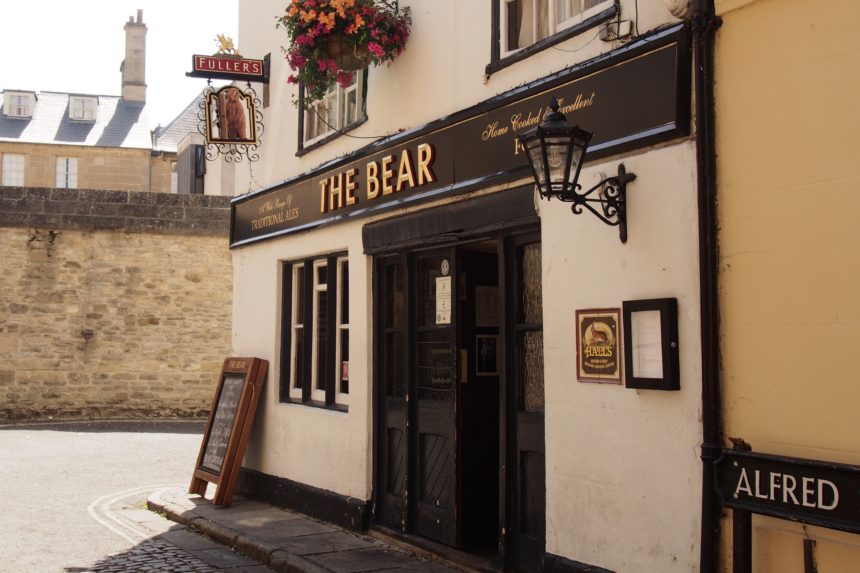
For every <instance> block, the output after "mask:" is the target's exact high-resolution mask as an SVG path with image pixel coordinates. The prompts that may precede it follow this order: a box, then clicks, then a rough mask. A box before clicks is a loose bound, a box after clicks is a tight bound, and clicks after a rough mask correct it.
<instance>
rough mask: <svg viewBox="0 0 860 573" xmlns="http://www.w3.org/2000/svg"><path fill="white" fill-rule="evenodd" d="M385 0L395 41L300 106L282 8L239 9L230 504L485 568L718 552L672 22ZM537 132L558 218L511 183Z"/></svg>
mask: <svg viewBox="0 0 860 573" xmlns="http://www.w3.org/2000/svg"><path fill="white" fill-rule="evenodd" d="M539 5H543V6H545V9H544V11H543V12H541V11H538V10H537V9H536V7H537V6H539ZM404 6H409V7H410V8H411V15H412V33H411V36H410V38H409V41H408V43H407V46H406V49H405V51H404V52H403V53H402V54H401V55H400V56H399V57H398V58H397V59H396V60H395V61H394V62H393V63H392V64H391V65H390V66H385V67H370V68H369V69H367V70H364V71H359V72H358V73H356V74H355V76H354V78H353V83H352V84H351V85H350V86H348V87H336V88H334V89H333V90H332V91H331V92H330V93H329V96H327V97H328V99H326V100H325V101H324V102H323V103H322V104H315V105H314V106H312V107H310V109H303V108H302V107H301V98H302V93H303V92H302V90H301V89H299V88H298V87H297V86H296V85H294V84H290V83H288V82H287V77H288V75H289V74H290V70H289V67H288V65H287V63H286V62H285V61H284V60H283V59H282V58H280V57H279V56H278V55H279V54H280V46H282V45H286V42H287V39H286V35H285V34H284V32H283V30H278V29H271V28H272V25H271V24H272V17H273V15H280V14H281V13H282V12H283V10H284V9H285V3H284V2H283V1H282V2H269V1H266V2H256V1H255V2H241V5H240V28H239V32H240V36H239V39H240V46H241V49H242V53H243V54H248V55H252V56H253V57H258V58H262V57H264V56H265V55H266V54H270V53H271V54H274V55H275V56H274V57H272V58H271V62H272V64H271V70H270V81H269V85H268V86H267V87H266V88H265V89H266V92H267V93H266V96H265V97H264V101H263V107H262V110H261V112H262V116H263V121H264V123H265V132H264V134H263V137H262V140H261V145H260V148H259V153H260V160H259V161H257V162H254V163H252V164H250V169H248V170H247V173H246V175H244V180H242V177H243V176H237V178H238V179H239V181H238V182H237V188H238V189H250V191H248V192H246V193H244V194H242V195H239V196H237V197H236V198H235V199H234V201H233V203H232V226H231V237H230V247H231V249H232V254H233V263H234V284H235V286H234V312H233V352H234V355H235V356H254V357H259V358H262V359H265V360H268V361H269V364H270V367H269V374H268V378H267V380H266V382H265V385H264V386H263V395H262V397H261V400H260V403H259V406H258V410H257V416H256V421H255V423H254V427H253V430H252V432H251V435H250V440H249V442H248V445H247V450H246V454H245V457H244V462H243V464H242V471H241V475H240V478H239V486H238V490H237V493H239V494H241V495H245V496H249V497H252V498H256V499H261V500H265V501H268V502H272V503H275V504H278V505H282V506H286V507H291V508H296V509H299V510H301V511H305V512H307V513H309V514H311V515H313V516H316V517H319V518H321V519H326V520H330V521H333V522H336V523H337V524H339V525H342V526H345V527H348V528H351V529H355V530H359V531H364V530H367V529H372V530H374V531H376V532H378V533H380V534H382V535H386V536H389V537H390V538H394V539H397V540H399V541H401V542H405V543H408V544H412V545H415V546H418V547H421V548H423V549H425V550H429V551H431V552H434V553H436V554H439V555H441V556H443V557H445V558H446V559H449V560H451V561H454V562H459V563H462V564H464V565H466V566H471V567H474V568H476V569H482V570H488V571H526V572H529V571H538V570H544V571H586V570H587V571H624V572H636V571H639V572H648V573H652V572H655V571H660V572H671V571H692V570H700V564H701V563H702V562H715V558H714V553H713V552H714V551H716V549H715V548H714V547H713V540H712V539H708V540H706V541H705V543H704V545H705V546H706V547H703V541H702V528H703V523H704V522H706V521H707V520H709V519H712V515H711V516H708V515H705V512H706V509H704V503H705V502H703V498H708V497H710V496H708V495H704V494H703V482H705V481H706V480H708V479H711V476H709V475H704V470H703V462H702V459H701V451H700V450H701V445H702V443H703V422H702V416H703V415H702V409H703V406H702V404H703V345H702V330H703V305H702V301H701V294H700V285H701V275H700V257H701V254H700V244H701V237H700V233H701V232H702V230H701V226H702V224H701V222H700V209H699V193H700V186H701V182H700V179H701V177H700V175H701V170H702V169H704V167H703V166H702V165H703V163H702V160H701V157H700V155H701V146H702V142H701V139H700V135H701V134H699V133H697V130H696V125H697V123H698V121H699V120H698V117H699V116H698V113H697V105H698V104H697V103H696V101H697V100H696V98H694V97H693V94H694V89H693V88H694V85H695V82H696V81H697V80H696V78H695V74H696V72H695V66H694V62H695V58H696V57H699V56H698V55H697V54H698V53H697V48H696V40H697V37H696V34H701V33H702V32H701V30H699V31H697V29H696V26H693V25H691V21H692V16H691V12H690V10H689V9H688V8H689V7H688V6H687V5H686V3H685V2H663V1H658V0H651V1H642V0H640V1H638V2H635V1H634V0H621V1H618V0H603V1H600V0H597V1H595V0H589V1H584V2H579V1H566V2H551V3H549V4H548V6H549V8H546V5H545V4H543V3H538V2H534V3H533V2H531V1H530V0H529V1H526V0H523V1H516V0H513V1H511V0H498V1H494V2H491V1H483V2H439V1H438V0H411V1H406V0H404V1H401V2H400V7H401V8H403V7H404ZM547 10H548V12H547ZM673 11H674V14H673ZM270 29H271V30H270ZM701 41H702V40H701V38H699V43H701ZM256 87H258V88H259V87H260V86H259V85H258V86H256ZM296 99H298V101H299V106H296V105H294V103H293V102H294V100H296ZM559 114H561V116H563V117H560V116H559ZM553 121H555V122H556V123H558V124H561V125H566V124H569V125H570V126H578V128H579V130H574V129H572V128H571V129H568V128H564V129H567V131H566V132H565V133H570V134H572V136H571V137H572V138H573V140H575V141H574V142H573V144H572V145H570V146H568V147H565V148H564V149H561V153H562V154H563V155H562V159H561V161H562V162H564V161H567V160H568V159H569V158H570V157H571V155H570V153H572V154H573V159H572V162H573V168H571V169H570V173H569V176H568V183H570V179H572V178H573V177H574V176H575V175H576V173H575V172H576V170H577V164H576V159H577V157H576V153H577V149H579V150H580V151H581V150H582V144H583V143H584V144H586V147H585V156H584V158H583V159H582V162H581V165H580V166H581V171H580V172H579V173H578V185H579V193H580V195H578V197H583V199H582V202H581V203H577V201H578V199H574V197H577V195H574V192H575V190H576V188H574V189H573V190H570V189H568V190H565V191H563V192H562V193H561V196H558V194H557V193H555V191H554V189H553V188H550V189H548V190H546V191H545V189H544V188H540V189H539V188H538V187H537V186H536V183H537V182H540V180H542V179H544V178H545V177H544V175H545V174H546V173H547V171H544V170H542V169H541V168H540V167H538V168H537V171H535V169H533V167H532V164H531V163H530V161H529V157H531V158H532V159H536V160H538V162H539V161H540V160H545V161H547V162H548V165H549V167H550V169H554V168H555V167H556V165H557V164H558V161H559V159H558V156H557V155H555V154H556V152H558V151H559V149H556V148H550V149H549V151H546V152H544V155H542V154H541V151H540V147H539V142H537V137H538V134H537V133H536V131H537V130H536V128H537V127H539V126H547V125H549V124H550V123H552V122H553ZM565 122H566V123H565ZM547 129H549V128H547ZM529 135H531V136H532V137H533V138H532V139H528V136H529ZM589 135H590V137H589ZM520 136H522V137H520ZM565 145H567V144H565ZM550 147H551V146H550ZM564 154H568V155H564ZM238 172H242V169H239V170H238ZM589 191H591V193H590V194H588V192H589ZM545 193H546V194H547V195H549V196H544V195H545ZM584 197H587V198H588V199H589V200H592V199H593V200H595V202H588V203H587V204H586V203H585V199H584ZM619 197H620V200H619ZM619 215H621V216H619ZM749 479H752V478H749ZM749 487H750V488H753V487H755V485H754V483H753V482H750V484H749ZM810 487H813V486H810ZM814 487H816V488H820V487H822V486H820V485H819V484H816V485H815V486H814ZM823 487H824V489H823V490H821V495H823V496H825V497H826V496H827V495H829V493H828V492H829V490H828V489H827V487H828V486H826V485H825V486H823ZM798 488H799V489H797V490H796V491H798V492H800V493H799V494H797V495H800V496H801V497H799V498H798V499H801V498H802V497H803V495H805V494H803V489H802V486H798ZM707 489H710V486H709V487H708V488H707ZM818 491H819V490H817V489H816V490H815V493H813V494H810V495H812V496H813V497H814V496H817V495H819V493H818ZM810 499H811V498H810ZM828 499H829V498H828ZM825 503H829V501H825ZM707 511H711V512H713V511H714V509H713V508H711V509H710V510H707ZM706 537H707V536H706ZM709 552H710V553H709Z"/></svg>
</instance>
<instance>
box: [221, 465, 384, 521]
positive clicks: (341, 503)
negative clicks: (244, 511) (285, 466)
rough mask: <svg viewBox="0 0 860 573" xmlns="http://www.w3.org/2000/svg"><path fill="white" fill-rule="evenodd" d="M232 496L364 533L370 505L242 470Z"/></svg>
mask: <svg viewBox="0 0 860 573" xmlns="http://www.w3.org/2000/svg"><path fill="white" fill-rule="evenodd" d="M236 494H237V495H241V496H244V497H246V498H248V499H253V500H257V501H262V502H265V503H268V504H271V505H274V506H277V507H282V508H286V509H290V510H293V511H297V512H299V513H303V514H305V515H308V516H310V517H313V518H315V519H319V520H322V521H326V522H328V523H333V524H334V525H337V526H338V527H343V528H344V529H349V530H351V531H367V529H368V526H369V524H370V513H371V510H370V508H371V504H370V502H368V501H365V500H362V499H356V498H354V497H348V496H345V495H340V494H338V493H334V492H331V491H327V490H324V489H319V488H316V487H312V486H309V485H305V484H303V483H299V482H295V481H292V480H289V479H286V478H282V477H277V476H273V475H269V474H264V473H261V472H258V471H254V470H249V469H246V468H242V471H241V472H240V473H239V480H238V484H237V486H236Z"/></svg>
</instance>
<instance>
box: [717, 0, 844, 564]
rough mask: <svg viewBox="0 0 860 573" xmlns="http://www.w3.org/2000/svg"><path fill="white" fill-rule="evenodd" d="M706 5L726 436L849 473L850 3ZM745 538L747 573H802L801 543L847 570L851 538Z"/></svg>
mask: <svg viewBox="0 0 860 573" xmlns="http://www.w3.org/2000/svg"><path fill="white" fill-rule="evenodd" d="M716 4H717V9H718V13H719V14H720V15H721V16H722V18H723V26H722V28H721V29H720V30H719V32H718V36H717V44H716V46H717V52H716V66H717V68H716V71H717V78H716V100H717V110H716V111H717V137H718V140H717V145H718V157H719V160H718V169H719V172H718V185H719V199H718V200H719V211H720V228H721V232H720V278H719V280H720V288H721V292H720V306H721V313H722V317H721V321H722V331H721V339H722V353H723V356H722V363H723V371H724V375H723V388H724V389H723V404H724V412H725V435H726V436H727V437H740V438H743V439H745V440H746V441H747V442H749V443H750V444H751V445H752V447H753V449H754V450H755V451H758V452H767V453H773V454H780V455H788V456H796V457H801V458H809V459H818V460H826V461H834V462H843V463H851V464H857V465H860V440H858V424H857V404H858V403H860V385H858V384H857V374H856V372H857V366H856V363H855V358H856V355H857V348H858V345H860V297H858V295H857V293H858V292H860V258H858V255H857V247H858V245H860V231H858V226H857V224H856V221H855V218H856V214H857V213H858V212H860V194H858V193H857V189H858V186H860V176H858V170H857V157H858V151H860V146H858V143H857V134H858V132H860V114H858V113H857V104H856V93H857V91H858V88H860V49H858V47H857V42H856V37H857V33H858V29H860V24H858V22H860V4H858V3H856V2H845V1H839V0H827V1H822V2H814V3H811V2H804V1H801V0H780V1H776V0H747V1H746V2H740V1H739V0H734V1H720V2H717V3H716ZM754 525H755V529H754V537H753V547H754V550H753V553H754V569H755V571H762V572H770V571H774V572H776V571H779V572H788V573H792V572H800V571H802V570H803V561H802V559H801V558H800V556H801V553H800V550H799V548H801V547H802V539H803V537H805V536H806V535H808V536H809V537H811V538H813V539H817V540H818V541H819V543H818V547H817V554H818V562H819V570H820V571H822V572H824V571H827V572H828V573H829V572H830V571H856V570H858V567H860V565H858V564H860V536H858V535H850V534H844V533H840V532H836V531H832V530H827V529H823V528H816V527H806V528H803V527H802V526H800V525H797V524H793V523H790V522H787V521H781V520H775V519H768V518H756V519H755V520H754ZM726 552H727V553H728V554H730V549H729V548H726ZM789 555H791V556H793V557H788V556H789ZM727 561H730V560H729V559H727ZM824 563H827V564H829V565H828V568H825V566H824V565H823V564H824Z"/></svg>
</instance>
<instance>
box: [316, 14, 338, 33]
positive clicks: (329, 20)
mask: <svg viewBox="0 0 860 573" xmlns="http://www.w3.org/2000/svg"><path fill="white" fill-rule="evenodd" d="M334 18H335V15H334V12H328V13H326V12H320V15H319V18H318V20H319V22H320V24H323V25H325V27H326V30H329V31H331V29H332V28H334Z"/></svg>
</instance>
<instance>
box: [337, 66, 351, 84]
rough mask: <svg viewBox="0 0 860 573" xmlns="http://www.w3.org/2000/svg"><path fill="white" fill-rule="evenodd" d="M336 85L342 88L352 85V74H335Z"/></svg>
mask: <svg viewBox="0 0 860 573" xmlns="http://www.w3.org/2000/svg"><path fill="white" fill-rule="evenodd" d="M336 78H337V83H338V84H340V87H342V88H348V87H349V86H350V85H352V72H347V71H344V70H339V71H338V72H337V76H336Z"/></svg>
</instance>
